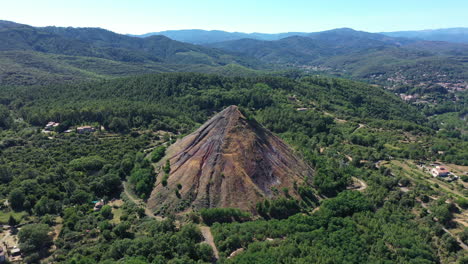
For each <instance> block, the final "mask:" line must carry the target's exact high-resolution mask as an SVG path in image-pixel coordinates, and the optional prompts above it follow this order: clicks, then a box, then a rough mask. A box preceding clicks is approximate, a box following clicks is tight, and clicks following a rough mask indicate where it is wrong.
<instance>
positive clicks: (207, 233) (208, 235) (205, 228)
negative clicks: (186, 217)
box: [199, 226, 219, 259]
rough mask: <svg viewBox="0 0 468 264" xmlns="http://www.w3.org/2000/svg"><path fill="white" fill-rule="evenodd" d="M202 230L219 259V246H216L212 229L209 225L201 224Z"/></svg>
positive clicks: (206, 240)
mask: <svg viewBox="0 0 468 264" xmlns="http://www.w3.org/2000/svg"><path fill="white" fill-rule="evenodd" d="M199 227H200V230H201V232H202V235H203V237H204V238H205V242H206V243H207V244H208V245H210V246H211V248H212V249H213V254H214V256H215V258H216V259H219V252H218V248H217V247H216V245H215V243H214V239H213V235H212V234H211V229H210V227H209V226H199Z"/></svg>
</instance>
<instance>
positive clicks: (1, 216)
mask: <svg viewBox="0 0 468 264" xmlns="http://www.w3.org/2000/svg"><path fill="white" fill-rule="evenodd" d="M10 215H13V217H14V218H15V219H16V221H18V222H19V223H22V222H24V218H25V217H26V216H27V215H28V213H26V212H25V211H21V212H15V211H0V223H1V224H8V219H10Z"/></svg>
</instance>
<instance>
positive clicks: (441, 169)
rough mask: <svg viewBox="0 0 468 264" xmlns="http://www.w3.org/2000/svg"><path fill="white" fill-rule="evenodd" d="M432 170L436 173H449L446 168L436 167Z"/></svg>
mask: <svg viewBox="0 0 468 264" xmlns="http://www.w3.org/2000/svg"><path fill="white" fill-rule="evenodd" d="M434 169H435V170H436V171H437V173H447V172H449V170H448V169H447V168H445V167H444V166H436V167H435V168H434Z"/></svg>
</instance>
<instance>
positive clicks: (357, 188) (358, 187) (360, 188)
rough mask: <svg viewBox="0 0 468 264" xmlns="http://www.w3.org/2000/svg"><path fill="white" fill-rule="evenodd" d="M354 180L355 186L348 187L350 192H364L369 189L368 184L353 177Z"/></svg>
mask: <svg viewBox="0 0 468 264" xmlns="http://www.w3.org/2000/svg"><path fill="white" fill-rule="evenodd" d="M352 179H353V184H352V185H351V186H348V188H347V189H348V190H354V191H358V192H363V191H364V190H365V189H367V183H366V182H365V181H363V180H361V179H358V178H356V177H352Z"/></svg>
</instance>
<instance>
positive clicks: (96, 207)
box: [93, 199, 104, 212]
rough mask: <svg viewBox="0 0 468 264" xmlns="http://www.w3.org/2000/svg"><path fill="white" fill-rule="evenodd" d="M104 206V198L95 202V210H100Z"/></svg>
mask: <svg viewBox="0 0 468 264" xmlns="http://www.w3.org/2000/svg"><path fill="white" fill-rule="evenodd" d="M103 206H104V200H102V199H101V201H99V202H97V203H96V204H94V208H93V211H95V212H97V211H100V210H101V208H102V207H103Z"/></svg>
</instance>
